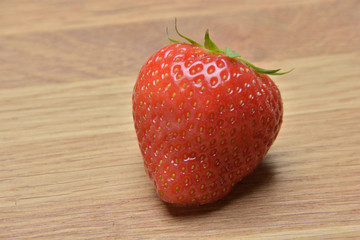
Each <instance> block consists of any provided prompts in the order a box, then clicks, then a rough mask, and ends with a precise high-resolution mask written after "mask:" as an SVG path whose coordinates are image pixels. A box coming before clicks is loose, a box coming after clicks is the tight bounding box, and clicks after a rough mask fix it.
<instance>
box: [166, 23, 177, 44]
mask: <svg viewBox="0 0 360 240" xmlns="http://www.w3.org/2000/svg"><path fill="white" fill-rule="evenodd" d="M166 37H167V38H168V39H169V41H170V42H173V43H179V42H180V41H178V40H175V39H172V38H170V37H169V29H168V28H167V27H166Z"/></svg>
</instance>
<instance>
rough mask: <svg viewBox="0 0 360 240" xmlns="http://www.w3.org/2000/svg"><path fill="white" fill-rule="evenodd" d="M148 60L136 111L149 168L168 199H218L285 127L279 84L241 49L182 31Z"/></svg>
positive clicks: (141, 76)
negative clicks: (197, 39) (199, 40)
mask: <svg viewBox="0 0 360 240" xmlns="http://www.w3.org/2000/svg"><path fill="white" fill-rule="evenodd" d="M175 29H176V32H177V33H178V35H179V36H180V37H182V38H184V39H185V40H187V41H188V42H189V43H185V42H180V41H176V40H174V39H171V38H169V37H168V38H169V40H170V41H172V42H173V43H172V44H171V45H168V46H165V47H163V48H162V49H160V50H159V51H158V52H156V53H155V54H154V55H152V56H151V57H150V58H149V59H148V61H147V62H146V63H145V64H144V65H143V66H142V68H141V70H140V73H139V76H138V78H137V81H136V83H135V86H134V90H133V96H132V100H133V119H134V123H135V130H136V134H137V137H138V141H139V146H140V149H141V153H142V155H143V159H144V166H145V171H146V173H147V174H148V175H149V177H150V178H151V179H152V181H153V182H154V184H155V187H156V189H157V192H158V195H159V196H160V198H161V199H162V200H164V201H165V202H169V203H174V204H181V205H192V204H206V203H210V202H214V201H216V200H218V199H221V198H223V197H224V196H225V195H227V194H228V193H229V192H230V190H231V189H232V187H233V186H234V185H235V184H236V183H237V182H239V181H240V180H241V179H243V178H244V177H245V176H247V175H248V174H250V173H251V172H252V171H253V170H254V169H255V168H256V167H257V166H258V165H259V163H260V162H261V161H262V159H263V158H264V156H265V155H266V153H267V152H268V150H269V148H270V146H271V145H272V143H273V142H274V140H275V138H276V136H277V135H278V133H279V130H280V126H281V123H282V117H283V107H282V100H281V96H280V92H279V89H278V88H277V86H276V85H275V84H274V82H273V81H272V80H271V79H270V77H269V76H268V75H281V74H285V73H280V72H279V70H280V69H276V70H266V69H262V68H258V67H256V66H254V65H253V64H251V63H250V62H248V61H246V60H245V59H243V58H242V57H241V56H240V55H239V54H237V53H236V52H235V51H233V50H231V49H229V48H226V49H220V48H218V47H217V46H216V45H215V44H214V42H212V40H211V39H210V37H209V33H208V31H206V34H205V44H204V46H202V45H200V44H198V43H197V42H195V41H193V40H191V39H189V38H187V37H185V36H183V35H182V34H180V33H179V31H178V29H177V26H176V22H175Z"/></svg>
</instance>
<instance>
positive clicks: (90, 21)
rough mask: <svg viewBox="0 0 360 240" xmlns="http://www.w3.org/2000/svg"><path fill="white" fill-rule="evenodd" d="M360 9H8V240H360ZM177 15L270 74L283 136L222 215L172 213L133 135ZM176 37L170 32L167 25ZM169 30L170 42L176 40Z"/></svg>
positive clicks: (281, 0)
mask: <svg viewBox="0 0 360 240" xmlns="http://www.w3.org/2000/svg"><path fill="white" fill-rule="evenodd" d="M359 13H360V1H357V0H346V1H332V0H299V1H289V0H277V1H275V0H274V1H266V0H257V1H236V0H229V1H221V3H220V1H200V0H195V1H171V3H170V1H155V0H152V1H147V0H139V1H117V0H102V1H97V0H88V1H80V0H67V1H31V0H30V1H25V0H23V1H13V0H2V1H0V239H26V238H32V239H200V238H206V239H288V238H301V239H347V238H348V239H359V238H360V162H359V161H360V158H359V157H360V155H359V145H360V97H359V95H360V80H359V78H360V67H359V66H360V14H359ZM175 16H177V17H178V21H179V28H180V29H181V30H182V32H183V33H186V34H187V35H189V36H193V38H194V39H196V40H200V39H202V37H203V33H204V31H205V29H206V28H209V29H210V32H211V35H212V38H213V40H214V41H215V42H217V44H218V45H219V46H222V47H225V46H226V47H231V48H233V49H235V50H236V51H238V52H240V53H241V54H242V56H245V57H246V58H247V59H248V60H251V61H252V62H253V63H255V64H257V65H259V66H262V67H266V68H274V67H282V68H283V69H290V68H292V67H296V70H295V71H294V72H292V73H291V74H288V75H285V76H282V77H274V78H273V79H274V80H275V81H276V82H277V85H278V86H279V88H280V90H281V92H282V95H283V101H284V109H285V110H284V111H285V112H284V114H285V115H284V124H283V126H282V129H281V131H280V134H279V136H278V138H277V140H276V142H275V144H274V145H273V147H272V148H271V149H270V152H269V153H268V155H267V157H266V158H265V160H264V161H263V163H262V164H261V165H260V167H259V168H258V169H257V170H256V172H255V173H254V174H252V175H251V176H249V177H247V178H246V179H244V180H243V181H242V182H241V183H240V184H238V185H236V186H235V188H234V190H233V191H232V193H231V194H230V195H229V196H228V197H226V198H225V199H224V200H222V201H219V202H217V203H215V204H211V205H206V206H202V207H198V208H176V207H172V206H169V205H166V204H164V203H163V202H161V201H160V200H159V199H158V197H157V196H156V194H155V191H154V188H153V186H152V183H151V182H150V180H149V179H148V178H147V176H146V175H145V172H144V169H143V163H142V158H141V155H140V151H139V149H138V145H137V140H136V136H135V132H134V128H133V123H132V114H131V93H132V87H133V85H134V82H135V80H136V77H137V73H138V71H139V69H140V67H141V65H142V64H143V63H144V62H145V61H146V59H147V58H148V57H149V56H150V55H151V54H152V53H154V52H155V51H156V50H158V49H159V48H161V47H162V46H164V45H165V44H168V41H167V39H166V37H165V34H164V30H165V27H166V26H169V27H171V26H173V19H174V17H175ZM171 29H172V28H171ZM171 33H173V31H171Z"/></svg>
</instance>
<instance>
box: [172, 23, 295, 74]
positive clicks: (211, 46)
mask: <svg viewBox="0 0 360 240" xmlns="http://www.w3.org/2000/svg"><path fill="white" fill-rule="evenodd" d="M175 31H176V33H177V34H178V35H179V36H180V37H181V38H183V39H185V40H186V41H187V42H189V43H190V44H192V45H195V46H198V47H201V48H204V49H206V50H207V51H209V52H211V53H214V54H224V55H226V56H228V57H230V58H233V59H236V60H238V61H241V62H243V63H245V64H246V65H247V66H249V67H250V68H252V69H253V70H254V71H255V72H257V73H264V74H268V75H284V74H287V73H289V72H291V71H293V70H294V69H291V70H289V71H287V72H280V70H281V69H280V68H279V69H264V68H260V67H257V66H255V65H254V64H252V63H250V62H249V61H247V60H246V59H244V58H243V57H242V56H240V54H238V53H237V52H236V51H234V50H232V49H230V48H225V49H221V48H219V47H218V46H217V45H216V44H215V43H214V42H213V41H212V40H211V39H210V35H209V30H208V29H207V30H206V32H205V42H204V45H201V44H199V43H197V42H196V41H194V40H192V39H191V38H188V37H186V36H184V35H183V34H181V33H180V32H179V30H178V28H177V20H176V18H175ZM166 36H167V38H168V39H169V41H171V42H173V43H184V42H183V41H179V40H175V39H172V38H170V37H169V31H168V28H166Z"/></svg>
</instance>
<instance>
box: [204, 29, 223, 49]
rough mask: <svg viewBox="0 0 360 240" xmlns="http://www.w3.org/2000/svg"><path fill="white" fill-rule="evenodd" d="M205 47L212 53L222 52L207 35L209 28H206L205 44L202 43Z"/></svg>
mask: <svg viewBox="0 0 360 240" xmlns="http://www.w3.org/2000/svg"><path fill="white" fill-rule="evenodd" d="M204 46H205V48H206V49H207V50H210V51H212V52H214V53H222V51H221V50H220V49H219V48H218V46H216V44H215V43H214V42H213V41H212V40H211V39H210V36H209V29H206V32H205V44H204Z"/></svg>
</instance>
